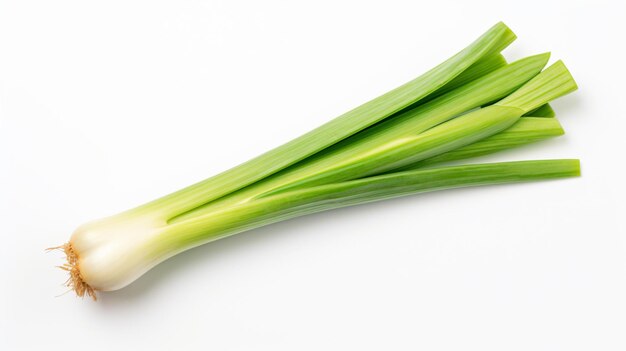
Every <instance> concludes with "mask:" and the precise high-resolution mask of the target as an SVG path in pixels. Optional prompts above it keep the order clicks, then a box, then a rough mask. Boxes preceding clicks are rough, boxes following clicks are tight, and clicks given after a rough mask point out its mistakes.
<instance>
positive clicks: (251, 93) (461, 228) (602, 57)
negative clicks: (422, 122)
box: [0, 0, 626, 351]
mask: <svg viewBox="0 0 626 351" xmlns="http://www.w3.org/2000/svg"><path fill="white" fill-rule="evenodd" d="M623 4H624V2H622V1H605V2H601V1H600V2H598V1H589V2H581V1H571V0H570V1H554V2H553V1H538V2H535V1H515V2H511V3H508V4H507V3H505V2H503V1H464V2H459V3H451V2H448V1H428V2H418V1H407V2H393V1H385V2H380V3H373V2H371V3H370V2H368V3H364V2H363V1H352V2H334V1H333V2H319V1H318V2H314V3H311V4H309V5H303V4H295V2H288V1H284V2H275V1H249V2H233V1H221V2H216V1H147V0H146V1H128V0H124V1H101V2H90V1H43V0H42V1H25V0H19V1H9V0H4V1H2V2H1V3H0V162H1V163H0V167H1V171H0V206H1V208H0V213H1V214H0V216H1V219H2V230H1V233H2V241H3V245H2V249H0V250H1V251H0V253H1V254H0V260H1V261H0V274H1V276H0V279H1V281H2V285H3V288H2V289H0V298H1V299H0V304H1V305H0V349H3V350H42V349H45V350H68V349H83V348H84V349H88V350H91V351H95V350H140V349H144V350H207V349H210V350H346V349H359V350H382V349H389V350H420V349H422V350H591V349H595V350H624V349H626V336H625V335H624V331H625V330H626V317H625V316H626V244H625V237H626V234H625V232H626V228H625V226H624V224H623V223H622V220H623V217H624V213H625V212H626V206H625V205H624V196H625V195H626V191H625V186H624V178H623V177H624V173H623V160H622V159H623V156H624V151H625V150H626V141H625V140H626V138H624V132H625V130H626V122H625V120H626V110H625V108H624V104H623V101H624V96H625V94H624V93H625V89H624V80H625V79H626V76H625V74H624V62H625V61H626V57H625V54H624V51H623V50H624V49H623V41H624V33H626V26H625V25H624V18H623V15H624V13H626V9H625V8H624V7H625V6H624V5H623ZM498 20H503V21H505V23H507V24H508V25H509V26H510V27H511V28H512V29H513V30H514V31H515V32H516V33H517V34H518V36H519V39H518V40H517V41H516V42H515V44H514V45H513V46H512V47H511V48H510V49H508V50H507V51H506V54H507V56H508V58H511V59H515V58H520V57H522V56H524V55H530V54H535V53H539V52H542V51H552V52H553V60H552V61H554V60H556V59H558V58H562V59H564V61H565V62H566V64H567V65H568V66H569V67H570V69H571V71H572V72H573V74H574V76H575V77H576V78H577V81H578V83H579V85H580V90H579V91H578V92H577V93H576V94H575V95H572V96H569V97H566V98H564V99H561V100H559V101H558V102H555V103H554V107H555V108H556V110H557V113H558V115H559V118H560V120H561V121H562V123H563V125H564V127H565V129H566V131H567V135H566V136H564V137H562V138H560V139H556V140H552V141H549V142H545V143H542V144H541V145H535V146H531V147H527V148H524V149H520V150H517V151H514V152H508V153H506V154H502V155H499V156H497V157H490V158H487V159H488V160H509V159H511V160H513V159H533V158H561V157H563V158H568V157H579V158H580V159H581V160H582V165H583V172H584V176H583V177H582V178H580V179H571V180H563V181H553V182H545V183H535V184H522V185H512V186H500V187H490V188H475V189H466V190H455V191H449V192H443V193H436V194H429V195H424V196H418V197H409V198H403V199H399V200H394V201H387V202H384V203H378V204H372V205H367V206H361V207H358V208H350V209H344V210H340V211H334V212H329V213H324V214H319V215H315V216H310V217H307V218H301V219H297V220H292V221H289V222H286V223H282V224H278V225H273V226H270V227H266V228H263V229H260V230H255V231H253V232H249V233H246V234H242V235H239V236H236V237H232V238H229V239H226V240H223V241H220V242H217V243H214V244H211V245H208V246H204V247H201V248H199V249H195V250H192V251H191V252H188V253H187V254H184V255H180V256H178V257H176V258H174V259H171V260H170V261H168V262H166V263H164V264H162V265H160V266H159V267H157V268H156V269H154V270H153V271H151V272H150V273H148V274H147V275H146V276H144V277H143V278H141V279H140V280H139V281H137V282H136V283H134V284H133V285H131V286H130V287H128V288H126V289H123V290H121V291H118V292H115V293H108V294H101V295H100V301H98V302H97V303H93V302H91V301H90V300H84V301H81V300H79V299H76V298H74V297H73V296H72V294H66V295H63V296H60V297H57V295H59V294H62V293H63V292H64V291H65V289H64V288H63V287H62V286H61V285H60V283H61V282H62V281H63V280H64V278H65V275H64V274H63V273H62V272H61V271H59V270H58V269H56V268H54V265H55V264H60V263H61V262H62V258H61V256H60V255H59V254H57V253H50V254H44V251H43V249H44V248H46V247H48V246H53V245H57V244H60V243H62V242H64V241H65V240H66V239H67V238H68V237H69V235H70V233H71V232H72V230H73V229H74V228H75V227H76V226H77V225H79V224H80V223H82V222H85V221H87V220H90V219H93V218H97V217H101V216H104V215H108V214H112V213H116V212H118V211H121V210H123V209H126V208H128V207H131V206H134V205H137V204H140V203H142V202H145V201H147V200H151V199H153V198H155V197H157V196H160V195H163V194H165V193H168V192H170V191H173V190H176V189H178V188H180V187H182V186H185V185H188V184H190V183H192V182H194V181H197V180H200V179H203V178H205V177H207V176H209V175H212V174H214V173H216V172H219V171H221V170H224V169H226V168H228V167H230V166H234V165H235V164H238V163H240V162H242V161H245V160H247V159H249V158H250V157H252V156H255V155H257V154H259V153H260V152H261V151H263V150H267V149H269V148H271V147H273V146H277V145H279V144H282V143H283V142H285V141H287V140H289V139H291V138H292V137H295V136H297V135H299V134H301V133H303V132H305V131H308V130H309V129H311V128H313V127H315V126H317V125H319V124H321V123H323V122H324V121H327V120H328V119H330V118H332V117H335V116H337V115H339V114H340V113H342V112H344V111H346V110H348V109H350V108H352V107H354V106H357V105H358V104H360V103H362V102H365V101H366V100H368V99H370V98H373V97H375V96H377V95H379V94H381V93H383V92H385V91H387V90H389V89H391V88H393V87H395V86H397V85H399V84H401V83H404V82H405V81H407V80H409V79H412V78H413V77H415V76H417V75H419V74H420V73H422V72H423V71H425V70H426V69H429V68H431V67H432V66H433V65H434V64H437V63H439V62H441V61H442V60H444V59H446V58H448V56H450V55H451V54H452V53H454V52H456V51H457V50H459V49H461V48H463V47H464V46H465V45H467V44H469V43H470V42H471V41H472V40H473V39H474V38H476V37H477V36H478V35H479V34H481V33H482V32H483V31H485V30H486V29H487V28H488V27H490V26H491V25H493V24H494V23H495V22H497V21H498Z"/></svg>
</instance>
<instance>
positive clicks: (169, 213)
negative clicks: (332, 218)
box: [59, 23, 580, 299]
mask: <svg viewBox="0 0 626 351" xmlns="http://www.w3.org/2000/svg"><path fill="white" fill-rule="evenodd" d="M514 39H515V35H514V34H513V32H512V31H511V30H510V29H509V28H508V27H507V26H506V25H504V24H503V23H498V24H496V25H495V26H493V27H492V28H491V29H489V30H488V31H487V32H486V33H485V34H483V35H482V36H481V37H479V38H478V39H477V40H476V41H474V42H473V43H472V44H471V45H469V46H468V47H466V48H465V49H463V50H462V51H460V52H459V53H457V54H456V55H454V56H453V57H451V58H450V59H448V60H447V61H445V62H443V63H441V64H440V65H438V66H437V67H435V68H433V69H431V70H430V71H428V72H426V73H425V74H424V75H422V76H420V77H418V78H416V79H414V80H412V81H410V82H408V83H406V84H404V85H402V86H400V87H398V88H396V89H394V90H392V91H390V92H388V93H386V94H384V95H382V96H380V97H378V98H375V99H374V100H372V101H369V102H367V103H365V104H363V105H361V106H359V107H357V108H355V109H353V110H351V111H349V112H347V113H345V114H343V115H341V116H339V117H337V118H335V119H333V120H331V121H330V122H328V123H326V124H324V125H322V126H321V127H318V128H317V129H314V130H312V131H310V132H308V133H306V134H304V135H302V136H300V137H298V138H296V139H294V140H292V141H290V142H288V143H286V144H284V145H282V146H280V147H277V148H276V149H273V150H271V151H269V152H266V153H265V154H262V155H261V156H258V157H256V158H254V159H252V160H250V161H248V162H246V163H243V164H241V165H239V166H237V167H235V168H232V169H230V170H228V171H225V172H223V173H221V174H218V175H216V176H213V177H211V178H209V179H207V180H204V181H202V182H199V183H197V184H194V185H191V186H189V187H187V188H185V189H182V190H180V191H177V192H175V193H173V194H170V195H167V196H165V197H162V198H160V199H157V200H155V201H152V202H149V203H147V204H145V205H142V206H139V207H137V208H134V209H131V210H128V211H126V212H123V213H120V214H118V215H115V216H112V217H107V218H104V219H100V220H96V221H93V222H89V223H87V224H84V225H82V226H80V227H79V228H78V229H77V230H76V231H75V232H74V234H73V235H72V237H71V239H70V241H69V242H68V243H66V244H65V245H63V246H60V247H59V248H60V249H62V250H63V251H64V252H65V253H66V255H67V263H66V264H64V265H63V266H62V268H63V269H65V270H67V271H69V273H70V278H69V279H68V281H67V285H68V286H69V287H71V288H72V289H74V290H75V291H76V293H77V294H78V295H79V296H84V295H89V296H91V297H92V298H94V299H95V297H96V291H110V290H117V289H120V288H123V287H124V286H126V285H128V284H130V283H131V282H133V281H134V280H136V279H137V278H139V277H140V276H141V275H142V274H144V273H145V272H146V271H148V270H149V269H151V268H152V267H154V266H155V265H157V264H158V263H160V262H163V261H164V260H166V259H167V258H169V257H172V256H174V255H176V254H178V253H181V252H183V251H185V250H188V249H190V248H193V247H195V246H198V245H202V244H205V243H208V242H211V241H214V240H217V239H220V238H224V237H227V236H229V235H233V234H236V233H240V232H242V231H246V230H249V229H252V228H256V227H260V226H264V225H267V224H270V223H274V222H277V221H282V220H285V219H289V218H293V217H297V216H302V215H306V214H310V213H315V212H320V211H325V210H330V209H334V208H339V207H344V206H351V205H357V204H362V203H367V202H372V201H378V200H383V199H389V198H393V197H398V196H404V195H409V194H415V193H420V192H427V191H434V190H439V189H448V188H456V187H467V186H474V185H485V184H498V183H510V182H520V181H532V180H542V179H551V178H562V177H573V176H578V175H579V174H580V169H579V162H578V160H565V159H561V160H540V161H537V160H535V161H521V162H502V163H489V164H467V165H460V166H459V165H456V166H441V164H444V163H445V162H449V161H457V160H464V159H469V158H472V157H475V156H480V155H486V154H490V153H494V152H497V151H500V150H505V149H509V148H513V147H517V146H520V145H524V144H528V143H531V142H535V141H539V140H543V139H546V138H550V137H555V136H558V135H561V134H563V129H562V128H561V126H560V124H559V122H558V121H557V120H556V118H554V112H553V110H552V108H551V107H550V105H548V103H549V102H550V101H552V100H554V99H556V98H558V97H560V96H563V95H565V94H567V93H569V92H572V91H574V90H576V83H575V82H574V80H573V78H572V77H571V75H570V73H569V72H568V70H567V69H566V67H565V65H564V64H563V63H562V62H561V61H558V62H556V63H554V64H553V65H551V66H549V67H547V68H545V69H544V67H545V66H546V64H547V62H548V58H549V54H547V53H546V54H540V55H535V56H530V57H527V58H524V59H521V60H518V61H515V62H512V63H508V62H507V61H506V60H505V59H504V57H503V56H502V54H501V53H500V52H501V51H502V50H503V49H504V48H505V47H507V46H508V45H509V44H510V43H511V42H512V41H513V40H514Z"/></svg>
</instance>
